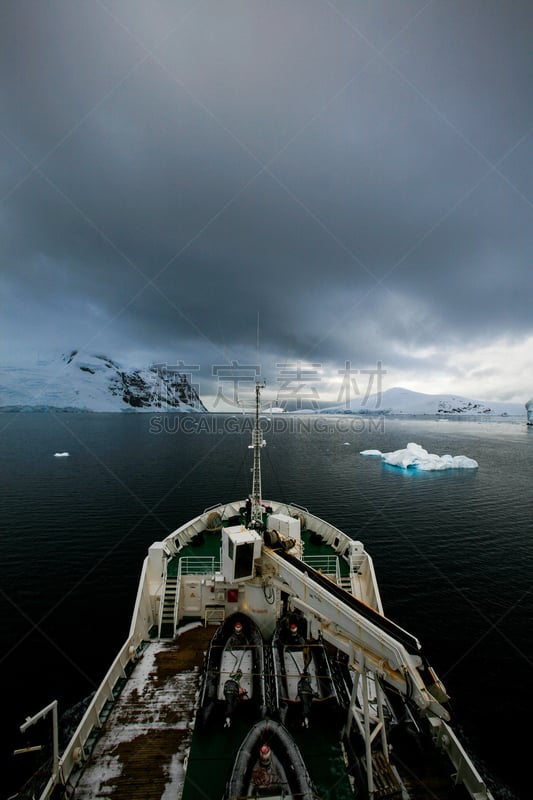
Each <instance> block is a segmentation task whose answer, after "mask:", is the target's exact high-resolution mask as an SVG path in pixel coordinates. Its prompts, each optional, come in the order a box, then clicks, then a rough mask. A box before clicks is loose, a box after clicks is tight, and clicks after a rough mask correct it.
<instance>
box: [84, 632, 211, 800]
mask: <svg viewBox="0 0 533 800" xmlns="http://www.w3.org/2000/svg"><path fill="white" fill-rule="evenodd" d="M213 632H214V628H213V627H209V628H204V627H202V626H196V627H194V628H189V629H188V630H185V631H183V632H182V634H181V635H180V636H179V637H178V638H177V639H176V640H175V641H174V642H171V643H168V642H153V643H151V644H149V645H148V647H147V648H146V650H145V651H144V655H143V657H142V658H141V659H140V661H139V663H138V664H137V665H136V666H135V668H134V670H133V672H132V675H131V677H130V678H129V680H128V682H127V684H126V685H125V687H124V689H123V690H122V692H121V694H120V697H119V698H118V699H117V701H116V703H115V705H114V707H113V709H112V711H111V713H110V715H109V718H108V720H107V722H106V723H105V726H104V730H103V732H102V735H101V736H100V738H99V739H98V741H97V742H96V745H95V747H94V750H93V753H92V754H91V756H90V758H89V761H88V763H87V766H86V768H85V770H84V771H83V773H82V774H81V777H80V778H79V783H78V784H76V782H75V780H74V781H72V782H73V783H74V785H75V786H76V800H97V798H109V799H110V800H137V798H139V800H170V799H171V798H172V800H176V798H178V797H179V796H180V795H181V790H182V786H183V779H184V768H183V764H184V760H185V757H186V755H187V752H188V750H189V747H190V743H191V739H192V728H193V721H194V707H195V695H196V692H197V691H198V688H199V680H200V667H201V665H202V663H203V657H204V652H205V650H206V648H207V646H208V644H209V641H210V640H211V637H212V635H213Z"/></svg>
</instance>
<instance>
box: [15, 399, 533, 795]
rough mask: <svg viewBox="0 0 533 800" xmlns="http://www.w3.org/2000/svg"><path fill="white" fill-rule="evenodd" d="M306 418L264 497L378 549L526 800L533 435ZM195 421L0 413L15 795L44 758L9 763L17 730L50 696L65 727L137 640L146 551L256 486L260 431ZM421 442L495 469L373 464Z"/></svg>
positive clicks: (461, 703)
mask: <svg viewBox="0 0 533 800" xmlns="http://www.w3.org/2000/svg"><path fill="white" fill-rule="evenodd" d="M299 419H300V420H301V424H299V423H298V421H297V419H296V418H292V421H291V422H290V423H289V422H288V421H287V420H281V419H280V418H274V420H272V422H270V423H269V422H268V420H267V421H265V425H266V426H267V430H266V433H265V438H266V439H267V442H268V446H267V448H266V449H265V450H264V451H263V460H262V467H263V496H264V497H265V498H267V499H268V498H272V499H277V500H286V501H294V502H297V503H299V504H301V505H303V506H306V507H307V508H309V510H310V511H313V512H314V513H316V514H318V515H319V516H321V517H324V518H326V519H328V520H329V521H331V522H333V523H334V524H336V525H337V526H338V527H340V528H342V529H343V530H345V531H347V532H348V533H350V535H352V536H353V537H354V538H359V539H361V540H362V541H364V542H365V545H366V547H367V549H368V550H369V552H370V553H371V555H372V556H373V559H374V562H375V567H376V572H377V575H378V579H379V583H380V589H381V593H382V599H383V603H384V606H385V611H386V613H387V615H388V616H389V617H391V618H392V619H394V620H395V621H397V622H398V623H399V624H400V625H402V626H403V627H405V628H407V629H408V630H409V631H411V632H412V633H413V634H415V635H416V636H418V638H419V639H420V640H421V642H422V644H423V647H424V650H425V652H426V654H427V655H428V658H429V660H430V662H431V664H432V665H433V667H434V668H435V669H436V671H437V672H438V674H439V676H440V677H441V679H442V680H443V682H444V684H445V685H446V688H447V690H448V692H449V694H450V695H451V696H452V709H453V710H454V714H455V726H456V728H457V729H458V731H459V732H460V734H461V736H462V738H463V741H464V742H465V743H466V745H467V747H468V749H469V751H470V752H471V754H472V755H473V756H474V759H475V760H476V762H477V763H478V766H479V767H480V769H481V770H482V772H483V773H484V775H486V776H487V777H488V778H489V781H490V782H491V787H492V789H493V792H494V794H495V796H496V798H497V799H498V800H499V798H524V800H525V798H528V797H530V796H531V795H530V791H529V790H530V784H529V780H528V773H529V764H528V760H529V758H530V756H529V735H521V734H520V733H519V732H518V731H519V729H520V727H521V724H520V719H524V716H523V715H526V717H525V724H526V725H527V726H528V727H529V725H530V719H531V716H530V715H531V712H532V708H531V705H532V704H531V695H532V692H531V684H532V679H533V637H532V622H533V597H532V591H531V576H532V574H533V569H532V568H533V483H532V466H533V430H532V429H529V430H528V428H527V427H526V426H525V424H522V423H516V422H515V423H511V422H488V421H480V422H470V421H466V420H460V421H457V422H454V421H450V420H438V421H437V420H435V421H433V420H416V419H413V420H403V421H401V420H393V419H385V420H384V421H383V426H382V422H381V421H376V420H374V421H370V420H367V421H365V422H364V423H362V422H361V421H360V420H354V419H350V418H342V417H341V418H323V417H321V418H319V421H318V422H317V421H316V420H315V422H314V423H311V422H310V420H309V418H299ZM172 420H173V421H172ZM178 420H180V424H179V425H178V424H177V423H178ZM182 421H183V417H181V416H180V417H179V418H178V417H175V418H172V417H168V418H166V424H167V431H166V432H165V431H164V430H162V428H163V427H164V426H163V420H162V418H160V419H159V420H158V419H157V418H156V419H154V418H153V417H152V416H151V415H119V414H94V415H92V414H90V415H89V414H88V415H82V414H80V415H77V414H73V415H71V414H62V415H51V414H35V415H32V414H19V415H17V414H0V442H1V446H2V462H1V469H2V514H1V518H0V525H1V531H0V564H1V582H0V626H1V628H0V630H1V656H0V680H1V685H2V690H3V691H2V695H3V700H2V711H3V716H2V720H3V735H2V739H3V740H4V741H6V740H7V744H4V745H2V751H1V758H2V763H1V767H0V770H1V771H0V775H1V777H0V783H1V791H2V798H7V797H8V796H9V794H10V793H11V792H12V791H13V789H14V788H15V787H16V785H17V782H18V781H20V779H21V777H22V776H23V775H25V774H26V773H27V771H28V770H29V769H31V767H32V766H33V765H34V760H35V759H36V758H37V757H36V756H33V755H29V756H28V755H24V756H17V757H13V756H12V755H11V750H12V749H13V748H14V747H20V746H21V743H22V739H21V737H20V736H19V734H18V726H19V725H20V724H21V723H22V722H23V721H24V719H25V718H26V717H27V716H28V715H32V714H35V713H36V712H37V711H39V710H40V709H41V708H42V707H43V706H45V705H46V704H48V703H49V702H50V701H51V700H53V699H58V701H59V704H60V714H62V713H65V712H68V713H67V716H68V714H70V713H71V711H72V709H73V708H75V706H76V704H78V703H79V702H80V701H82V700H84V699H86V698H88V697H89V696H90V694H91V692H92V691H94V689H95V688H96V686H97V685H98V684H99V682H100V680H101V679H102V677H103V675H104V673H105V671H106V669H107V667H108V666H109V663H110V661H111V660H112V658H113V657H114V655H115V653H116V650H117V649H118V647H119V646H120V645H121V644H122V642H123V641H124V640H125V638H126V635H127V632H128V627H129V622H130V616H131V612H132V607H133V602H134V598H135V592H136V587H137V581H138V577H139V571H140V566H141V562H142V559H143V558H144V556H145V554H146V551H147V548H148V546H149V545H150V544H151V543H152V542H153V541H155V540H158V539H161V538H162V537H163V536H164V535H165V534H167V533H168V532H170V531H171V530H173V529H175V528H176V527H178V526H179V525H180V524H182V523H183V522H185V521H187V520H188V519H189V518H191V517H192V516H195V515H196V514H197V513H199V512H200V511H202V510H203V509H204V508H206V507H208V506H211V505H213V504H214V503H216V502H223V501H226V500H234V499H238V498H244V497H245V496H246V495H247V494H248V492H249V489H250V481H251V475H250V467H251V455H250V451H249V450H248V448H247V445H248V443H249V440H250V433H249V425H248V423H247V422H246V420H245V419H243V418H239V419H237V418H235V419H233V420H230V421H228V419H227V418H224V419H223V418H220V417H217V418H216V419H215V418H214V417H211V416H209V417H204V418H203V422H202V423H201V427H200V429H199V430H197V431H196V433H192V432H191V425H190V420H189V421H188V422H187V424H186V425H185V426H184V425H183V424H182ZM184 427H185V428H186V429H184ZM408 442H417V443H419V444H421V445H422V446H423V447H426V448H427V449H428V450H430V451H431V452H436V453H439V454H443V453H451V454H452V455H461V454H462V455H467V456H469V457H471V458H475V459H476V460H477V461H478V463H479V469H478V470H475V471H470V470H458V471H446V472H438V473H417V474H412V473H411V472H405V471H400V470H397V469H395V468H390V467H386V466H384V465H383V464H382V463H381V461H380V460H379V459H373V458H365V457H363V456H361V455H359V451H360V450H363V449H367V448H376V449H379V450H381V451H389V450H396V449H399V448H402V447H405V446H406V444H407V443H408ZM61 451H68V452H69V453H70V457H69V458H54V455H53V454H54V453H55V452H61ZM34 732H35V731H34ZM43 735H44V734H43ZM526 747H527V751H526Z"/></svg>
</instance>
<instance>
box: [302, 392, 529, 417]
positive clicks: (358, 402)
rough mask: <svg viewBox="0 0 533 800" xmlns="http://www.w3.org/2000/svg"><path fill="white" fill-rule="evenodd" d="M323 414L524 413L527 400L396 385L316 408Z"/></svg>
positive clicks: (482, 414) (435, 415)
mask: <svg viewBox="0 0 533 800" xmlns="http://www.w3.org/2000/svg"><path fill="white" fill-rule="evenodd" d="M316 413H320V414H361V415H363V414H368V415H379V414H382V415H387V416H388V415H391V414H395V415H405V416H416V417H424V416H432V417H458V416H461V417H469V416H472V417H480V416H482V417H503V418H505V417H522V418H524V419H525V416H526V409H525V403H524V404H522V403H507V402H503V401H500V400H497V401H488V400H474V399H472V398H470V397H463V396H461V395H452V394H424V393H422V392H413V391H411V390H410V389H402V388H401V387H395V388H393V389H386V390H385V391H383V392H381V393H380V394H373V395H370V396H369V397H368V398H366V400H365V398H361V397H356V398H354V399H352V400H350V401H349V402H348V403H344V404H342V405H335V406H329V407H328V408H323V409H320V411H318V412H316Z"/></svg>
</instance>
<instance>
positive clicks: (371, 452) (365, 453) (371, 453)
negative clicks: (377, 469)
mask: <svg viewBox="0 0 533 800" xmlns="http://www.w3.org/2000/svg"><path fill="white" fill-rule="evenodd" d="M359 453H360V455H362V456H380V455H381V454H382V453H381V450H360V451H359Z"/></svg>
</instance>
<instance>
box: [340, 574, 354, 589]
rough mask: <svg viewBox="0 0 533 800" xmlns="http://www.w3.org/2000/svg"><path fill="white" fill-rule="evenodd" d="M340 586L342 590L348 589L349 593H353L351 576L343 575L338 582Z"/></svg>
mask: <svg viewBox="0 0 533 800" xmlns="http://www.w3.org/2000/svg"><path fill="white" fill-rule="evenodd" d="M337 584H338V586H340V587H341V589H346V591H347V592H350V593H351V591H352V578H351V576H350V575H341V576H340V579H339V580H338V581H337Z"/></svg>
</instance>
